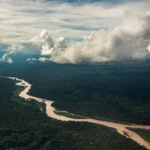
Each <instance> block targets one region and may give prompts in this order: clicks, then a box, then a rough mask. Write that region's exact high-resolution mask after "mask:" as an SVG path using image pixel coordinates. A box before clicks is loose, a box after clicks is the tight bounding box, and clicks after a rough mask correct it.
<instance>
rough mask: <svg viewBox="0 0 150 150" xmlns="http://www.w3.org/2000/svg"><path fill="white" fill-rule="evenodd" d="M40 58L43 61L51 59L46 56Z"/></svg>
mask: <svg viewBox="0 0 150 150" xmlns="http://www.w3.org/2000/svg"><path fill="white" fill-rule="evenodd" d="M38 60H39V61H41V62H46V61H49V60H50V59H49V58H46V57H40V58H39V59H38Z"/></svg>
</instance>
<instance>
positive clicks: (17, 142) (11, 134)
mask: <svg viewBox="0 0 150 150" xmlns="http://www.w3.org/2000/svg"><path fill="white" fill-rule="evenodd" d="M20 90H21V89H20V87H17V86H15V81H13V80H10V79H5V78H0V150H10V149H11V150H77V149H78V150H110V149H111V150H120V149H121V150H127V149H128V150H144V149H145V148H143V147H141V146H139V145H138V144H137V143H135V142H133V141H132V140H130V139H127V138H125V137H123V136H121V135H119V134H118V133H117V132H116V130H114V129H111V128H107V127H104V126H100V125H95V124H90V123H77V122H61V121H57V120H55V119H51V118H48V117H47V116H46V114H45V112H43V111H41V110H40V107H43V108H44V107H45V105H44V103H38V102H36V101H34V100H31V101H29V100H24V99H21V98H19V97H18V96H17V94H18V93H19V91H20Z"/></svg>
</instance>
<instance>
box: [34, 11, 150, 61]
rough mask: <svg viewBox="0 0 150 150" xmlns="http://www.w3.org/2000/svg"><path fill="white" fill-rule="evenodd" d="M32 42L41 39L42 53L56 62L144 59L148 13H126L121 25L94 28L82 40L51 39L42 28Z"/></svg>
mask: <svg viewBox="0 0 150 150" xmlns="http://www.w3.org/2000/svg"><path fill="white" fill-rule="evenodd" d="M32 41H34V42H39V41H40V42H44V44H43V46H42V50H41V55H45V56H49V57H50V60H51V61H54V62H57V63H72V64H76V63H96V62H107V61H116V60H128V59H132V60H134V59H146V58H147V57H148V55H149V51H150V12H146V13H138V14H137V13H136V14H134V13H133V12H130V13H128V15H127V16H126V19H124V21H123V22H122V24H121V25H119V26H117V27H115V28H112V29H108V30H104V29H101V30H99V31H93V32H91V34H89V35H85V36H84V37H83V42H75V41H69V40H66V39H65V38H64V37H59V38H56V39H53V38H52V37H51V36H50V34H49V32H48V31H47V30H42V31H41V33H40V35H39V36H36V37H35V38H33V39H32Z"/></svg>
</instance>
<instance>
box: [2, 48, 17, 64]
mask: <svg viewBox="0 0 150 150" xmlns="http://www.w3.org/2000/svg"><path fill="white" fill-rule="evenodd" d="M12 54H14V52H13V51H11V52H6V53H5V54H4V55H3V56H2V57H1V58H0V62H1V63H4V62H6V63H9V64H11V63H13V60H12V58H11V57H10V56H11V55H12Z"/></svg>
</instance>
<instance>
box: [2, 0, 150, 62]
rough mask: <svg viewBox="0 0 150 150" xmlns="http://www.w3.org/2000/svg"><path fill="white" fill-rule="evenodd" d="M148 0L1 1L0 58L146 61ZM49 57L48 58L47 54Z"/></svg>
mask: <svg viewBox="0 0 150 150" xmlns="http://www.w3.org/2000/svg"><path fill="white" fill-rule="evenodd" d="M149 6H150V2H149V0H136V1H135V0H130V1H129V0H94V1H92V0H81V1H80V0H78V1H74V0H62V1H52V0H33V1H32V0H15V1H14V0H0V22H1V23H0V51H2V52H4V54H3V55H2V56H1V58H0V62H8V63H12V62H13V61H14V60H12V58H11V56H12V55H15V54H16V53H18V52H20V53H24V54H34V53H35V54H36V53H38V54H40V55H41V57H40V58H39V60H36V59H34V58H29V59H28V60H27V61H30V60H33V61H41V60H42V62H45V61H49V60H50V61H54V62H57V63H72V64H76V63H83V62H87V63H95V62H105V61H114V60H124V59H147V58H148V57H149V50H150V46H149V45H150V29H149V28H150V11H149ZM47 56H48V58H47Z"/></svg>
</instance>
